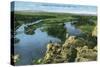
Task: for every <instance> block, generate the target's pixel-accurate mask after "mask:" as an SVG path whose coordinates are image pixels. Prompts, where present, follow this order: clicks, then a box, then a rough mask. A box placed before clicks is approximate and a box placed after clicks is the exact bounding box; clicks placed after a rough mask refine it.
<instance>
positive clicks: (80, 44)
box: [14, 12, 97, 64]
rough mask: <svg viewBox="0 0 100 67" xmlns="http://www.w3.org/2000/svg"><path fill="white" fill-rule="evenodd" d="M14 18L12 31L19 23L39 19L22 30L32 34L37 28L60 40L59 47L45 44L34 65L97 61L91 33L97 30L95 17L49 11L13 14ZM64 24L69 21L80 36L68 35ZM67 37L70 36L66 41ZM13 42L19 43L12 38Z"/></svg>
mask: <svg viewBox="0 0 100 67" xmlns="http://www.w3.org/2000/svg"><path fill="white" fill-rule="evenodd" d="M14 19H15V20H14V24H15V30H16V29H18V27H20V26H21V25H22V24H27V23H32V22H34V21H37V20H42V21H41V22H39V23H36V24H32V25H27V26H26V27H24V29H25V30H24V32H25V33H26V34H29V35H33V34H34V31H35V30H36V29H37V28H41V27H43V28H42V29H41V30H42V31H45V32H47V33H48V35H50V36H53V37H57V38H59V39H61V43H60V45H61V46H59V45H56V46H55V44H53V43H51V47H50V46H49V47H48V45H47V51H46V53H45V56H44V57H43V58H41V59H38V60H35V61H34V62H33V64H44V63H62V62H75V61H76V62H79V61H90V60H92V61H94V60H96V57H97V48H96V47H97V35H95V31H94V30H96V29H94V28H95V27H96V26H97V16H82V15H74V14H66V13H48V12H47V13H46V12H40V13H38V12H37V13H34V12H33V13H31V12H30V13H28V12H15V17H14ZM67 22H71V23H72V24H73V25H74V26H75V27H77V28H78V29H80V30H81V32H82V34H80V35H79V36H70V34H68V31H67V30H66V29H65V27H64V26H65V24H64V23H67ZM93 31H94V32H93ZM66 34H68V35H69V36H68V37H67V38H66ZM15 41H16V42H17V41H19V40H18V39H15ZM81 49H82V50H81Z"/></svg>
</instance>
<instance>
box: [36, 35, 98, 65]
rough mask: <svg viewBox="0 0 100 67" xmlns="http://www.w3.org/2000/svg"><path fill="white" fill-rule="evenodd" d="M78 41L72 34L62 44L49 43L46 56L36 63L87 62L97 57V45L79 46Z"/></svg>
mask: <svg viewBox="0 0 100 67" xmlns="http://www.w3.org/2000/svg"><path fill="white" fill-rule="evenodd" d="M77 42H78V40H77V39H76V37H75V36H70V37H68V39H67V40H66V41H65V43H64V44H62V45H61V44H57V43H56V44H52V43H49V44H48V45H47V51H46V53H45V56H44V58H42V59H39V60H38V61H37V62H36V63H37V64H47V63H64V62H85V61H95V60H96V59H97V46H95V47H94V48H93V49H89V48H88V46H83V47H80V46H77ZM82 43H83V42H81V43H79V44H82Z"/></svg>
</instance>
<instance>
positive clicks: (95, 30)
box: [92, 27, 97, 36]
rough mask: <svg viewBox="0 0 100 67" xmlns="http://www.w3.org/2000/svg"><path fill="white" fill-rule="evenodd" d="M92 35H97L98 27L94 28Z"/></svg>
mask: <svg viewBox="0 0 100 67" xmlns="http://www.w3.org/2000/svg"><path fill="white" fill-rule="evenodd" d="M92 36H97V27H95V28H94V30H93V32H92Z"/></svg>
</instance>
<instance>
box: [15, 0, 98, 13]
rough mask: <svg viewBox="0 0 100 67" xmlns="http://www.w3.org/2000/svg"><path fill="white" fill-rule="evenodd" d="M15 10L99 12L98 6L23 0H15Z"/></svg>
mask: <svg viewBox="0 0 100 67" xmlns="http://www.w3.org/2000/svg"><path fill="white" fill-rule="evenodd" d="M14 10H15V11H22V10H24V11H25V10H27V11H33V12H38V11H45V12H63V13H82V14H97V7H96V6H89V5H73V4H54V3H39V2H23V1H15V2H14Z"/></svg>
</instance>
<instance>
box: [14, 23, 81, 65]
mask: <svg viewBox="0 0 100 67" xmlns="http://www.w3.org/2000/svg"><path fill="white" fill-rule="evenodd" d="M27 25H28V24H27ZM25 26H26V25H25V24H23V25H22V26H20V27H19V28H18V29H17V30H16V32H17V35H15V37H16V38H18V39H19V40H20V41H19V42H18V43H16V44H15V46H14V47H15V49H14V50H15V54H19V55H20V61H19V62H18V63H16V65H27V64H31V63H32V61H33V60H36V59H39V58H41V57H43V56H44V54H45V51H46V45H47V44H48V43H49V42H53V43H60V42H61V41H64V39H65V38H66V33H67V32H68V33H69V34H70V35H78V34H80V30H79V29H76V28H75V27H74V26H73V25H71V23H68V22H67V23H65V25H63V24H61V25H59V24H58V25H56V26H55V25H53V24H52V25H50V26H45V28H43V27H39V28H37V29H36V30H34V31H33V32H34V34H32V35H28V34H26V33H25V32H24V31H25V28H24V27H25ZM66 31H67V32H66Z"/></svg>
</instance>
